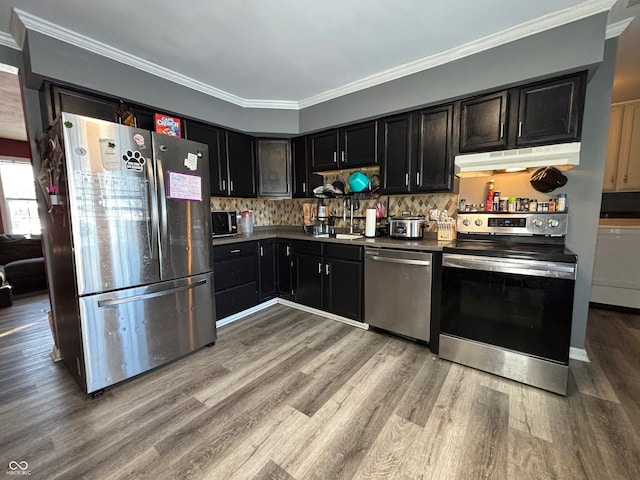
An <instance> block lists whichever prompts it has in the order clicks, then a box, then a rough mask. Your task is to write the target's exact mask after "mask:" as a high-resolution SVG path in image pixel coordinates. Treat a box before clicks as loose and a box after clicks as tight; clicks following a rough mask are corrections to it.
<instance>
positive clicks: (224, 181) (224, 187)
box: [222, 180, 227, 190]
mask: <svg viewBox="0 0 640 480" xmlns="http://www.w3.org/2000/svg"><path fill="white" fill-rule="evenodd" d="M226 189H227V181H226V180H222V190H226Z"/></svg>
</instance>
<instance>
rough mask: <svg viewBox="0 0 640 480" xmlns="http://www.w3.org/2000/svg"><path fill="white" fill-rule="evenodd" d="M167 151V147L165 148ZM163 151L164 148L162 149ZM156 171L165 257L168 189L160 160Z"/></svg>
mask: <svg viewBox="0 0 640 480" xmlns="http://www.w3.org/2000/svg"><path fill="white" fill-rule="evenodd" d="M163 146H164V145H163ZM165 149H166V147H165ZM160 150H162V147H160ZM156 170H157V173H158V186H157V189H158V193H159V195H158V210H159V214H158V217H159V220H158V223H159V231H160V256H163V255H164V252H165V251H167V248H166V243H167V236H168V233H167V196H166V193H167V192H166V189H165V188H164V169H163V168H162V160H160V159H159V158H157V159H156Z"/></svg>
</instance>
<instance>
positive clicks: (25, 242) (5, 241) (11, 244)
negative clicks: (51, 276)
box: [0, 234, 47, 295]
mask: <svg viewBox="0 0 640 480" xmlns="http://www.w3.org/2000/svg"><path fill="white" fill-rule="evenodd" d="M0 266H2V267H3V269H4V277H5V278H4V282H5V283H6V284H9V285H11V286H12V289H13V294H14V295H20V294H23V293H29V292H36V291H40V290H46V288H47V277H46V273H45V267H44V257H43V255H42V240H41V238H40V236H35V235H32V236H29V235H9V234H0Z"/></svg>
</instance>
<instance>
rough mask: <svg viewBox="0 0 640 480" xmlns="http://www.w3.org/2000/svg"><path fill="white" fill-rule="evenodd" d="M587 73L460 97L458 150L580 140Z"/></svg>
mask: <svg viewBox="0 0 640 480" xmlns="http://www.w3.org/2000/svg"><path fill="white" fill-rule="evenodd" d="M585 87H586V73H585V72H581V73H578V74H574V75H569V76H565V77H560V78H554V79H551V80H545V81H541V82H536V83H532V84H528V85H524V86H520V87H515V88H511V89H508V90H502V91H498V92H494V93H490V94H487V95H481V96H478V97H474V98H470V99H466V100H462V101H460V102H459V142H458V145H457V150H458V152H460V153H469V152H482V151H488V150H501V149H511V148H522V147H530V146H536V145H548V144H552V143H565V142H576V141H580V133H581V129H582V112H583V108H584V95H585Z"/></svg>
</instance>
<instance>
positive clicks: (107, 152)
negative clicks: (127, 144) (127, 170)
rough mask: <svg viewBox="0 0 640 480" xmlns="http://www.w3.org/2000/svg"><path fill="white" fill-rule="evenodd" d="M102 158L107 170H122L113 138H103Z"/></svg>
mask: <svg viewBox="0 0 640 480" xmlns="http://www.w3.org/2000/svg"><path fill="white" fill-rule="evenodd" d="M99 142H100V156H101V158H102V165H103V167H104V169H105V170H120V157H119V156H118V152H116V141H115V140H114V139H113V138H101V139H100V140H99Z"/></svg>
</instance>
